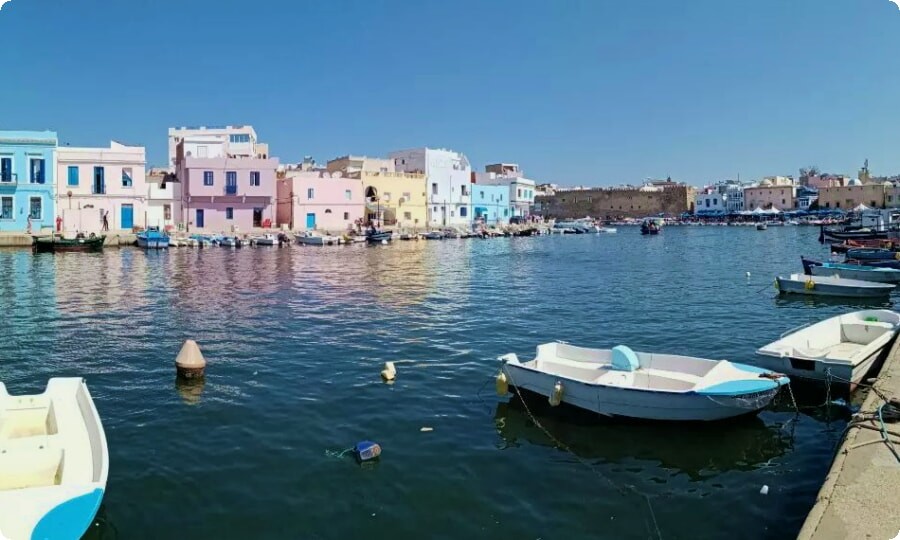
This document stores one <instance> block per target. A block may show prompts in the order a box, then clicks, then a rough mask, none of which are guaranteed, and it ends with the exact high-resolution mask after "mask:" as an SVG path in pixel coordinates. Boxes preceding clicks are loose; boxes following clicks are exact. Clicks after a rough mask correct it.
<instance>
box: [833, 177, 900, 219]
mask: <svg viewBox="0 0 900 540" xmlns="http://www.w3.org/2000/svg"><path fill="white" fill-rule="evenodd" d="M889 196H893V184H891V183H890V182H884V183H881V182H874V183H871V184H863V183H862V182H860V181H859V180H857V179H855V178H854V179H852V180H850V181H849V182H848V185H846V186H835V187H824V188H820V189H819V199H818V203H819V208H820V209H834V208H838V209H841V210H848V211H849V210H853V209H854V208H856V207H857V206H859V205H863V206H867V207H869V208H885V207H887V206H889V204H888V203H889V202H890V203H891V204H894V202H893V201H888V200H887V197H889Z"/></svg>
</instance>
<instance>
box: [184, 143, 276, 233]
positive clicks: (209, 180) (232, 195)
mask: <svg viewBox="0 0 900 540" xmlns="http://www.w3.org/2000/svg"><path fill="white" fill-rule="evenodd" d="M192 143H193V142H192V141H191V140H190V139H189V138H187V139H182V140H181V141H180V142H179V144H178V147H177V148H176V157H175V171H176V172H175V174H176V176H177V177H178V180H179V181H180V183H181V190H182V194H181V211H182V217H181V222H182V223H183V224H184V225H185V227H186V228H187V230H189V231H194V230H198V229H199V230H207V231H212V232H230V231H248V230H250V229H253V228H269V227H272V226H274V225H275V196H276V186H275V170H276V169H277V168H278V160H277V159H274V158H266V159H262V158H254V157H239V158H235V157H229V156H228V155H227V154H226V149H227V143H226V142H225V141H219V143H218V144H208V145H206V150H205V153H206V157H196V156H194V155H192V154H191V153H190V152H185V146H188V147H190V145H191V144H192Z"/></svg>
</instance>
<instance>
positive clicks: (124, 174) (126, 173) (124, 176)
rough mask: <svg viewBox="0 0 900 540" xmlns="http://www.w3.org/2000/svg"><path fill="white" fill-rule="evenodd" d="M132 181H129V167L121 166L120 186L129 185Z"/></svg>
mask: <svg viewBox="0 0 900 540" xmlns="http://www.w3.org/2000/svg"><path fill="white" fill-rule="evenodd" d="M132 185H134V183H133V182H132V181H131V167H124V168H122V187H131V186H132Z"/></svg>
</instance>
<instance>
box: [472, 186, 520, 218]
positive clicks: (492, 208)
mask: <svg viewBox="0 0 900 540" xmlns="http://www.w3.org/2000/svg"><path fill="white" fill-rule="evenodd" d="M471 188H472V198H471V201H472V202H471V205H472V211H471V212H470V214H471V215H472V219H473V221H474V222H475V223H476V224H478V223H484V224H485V225H503V224H506V223H509V216H510V200H509V185H500V186H489V185H485V184H471Z"/></svg>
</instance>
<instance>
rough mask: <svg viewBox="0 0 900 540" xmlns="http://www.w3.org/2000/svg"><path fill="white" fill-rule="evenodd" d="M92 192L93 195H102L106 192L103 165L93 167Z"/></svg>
mask: <svg viewBox="0 0 900 540" xmlns="http://www.w3.org/2000/svg"><path fill="white" fill-rule="evenodd" d="M92 188H93V189H92V190H91V191H92V192H93V193H94V194H95V195H103V194H104V193H106V169H104V168H103V167H94V184H93V186H92Z"/></svg>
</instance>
